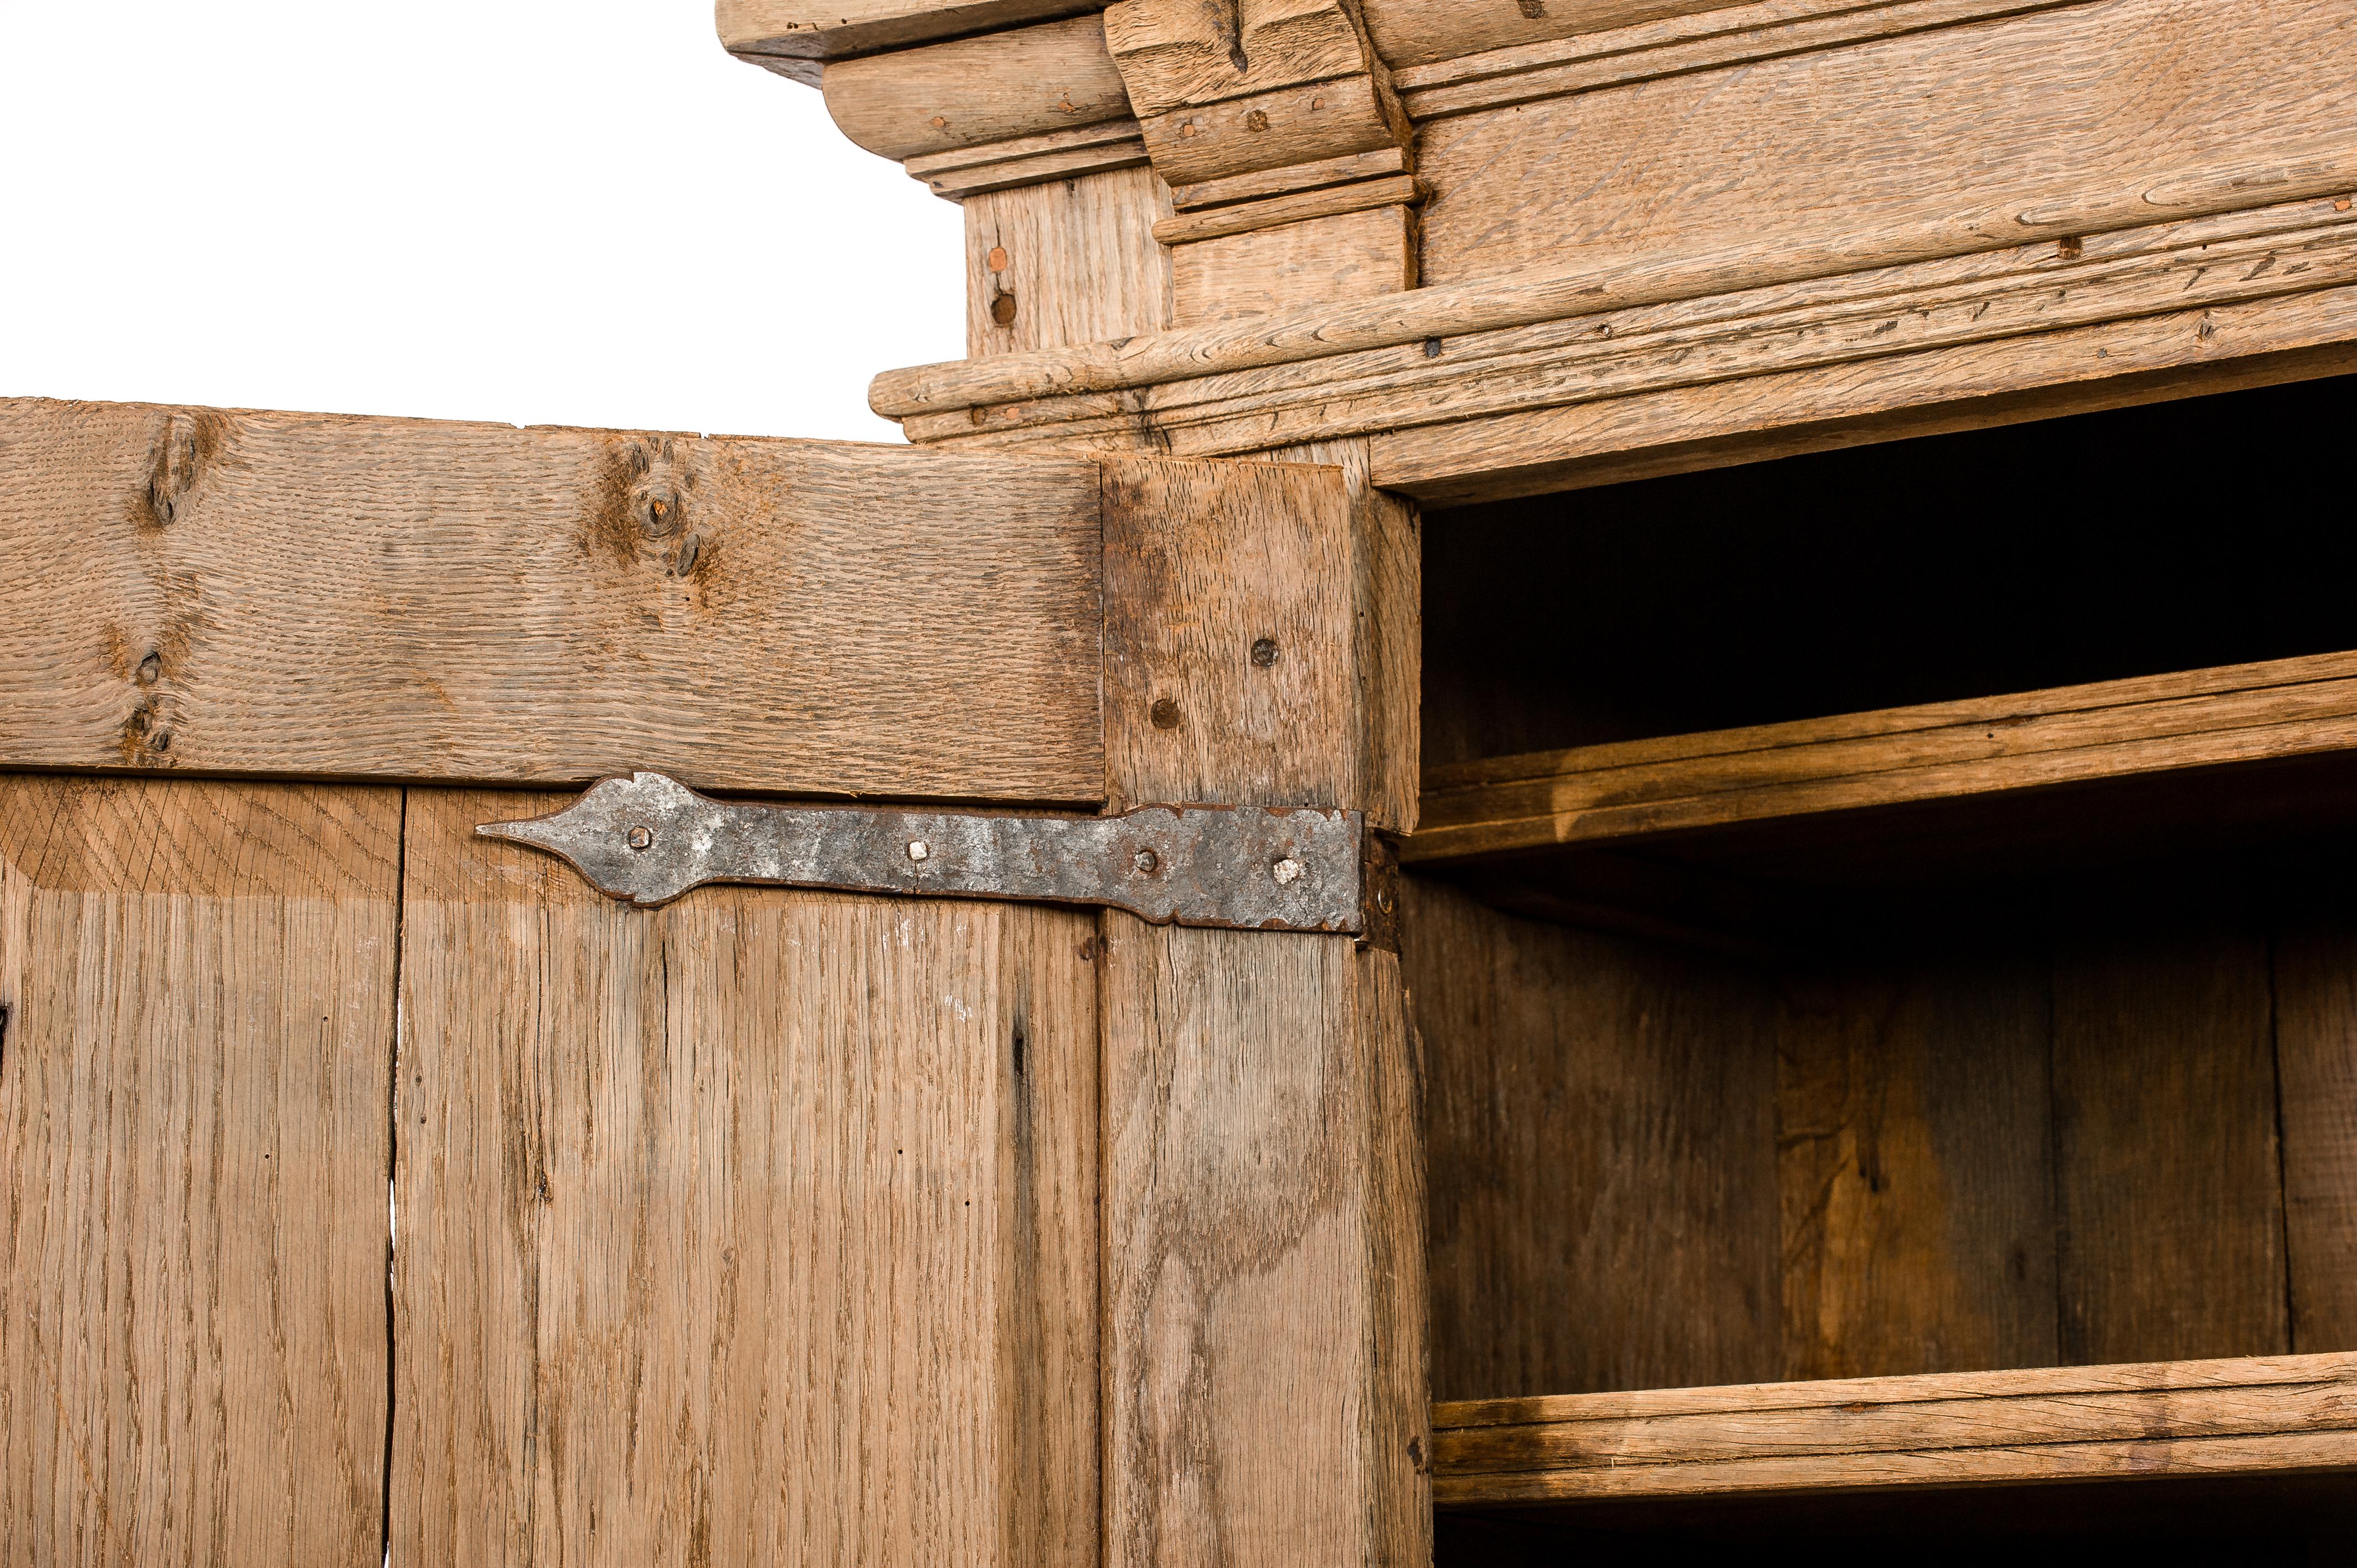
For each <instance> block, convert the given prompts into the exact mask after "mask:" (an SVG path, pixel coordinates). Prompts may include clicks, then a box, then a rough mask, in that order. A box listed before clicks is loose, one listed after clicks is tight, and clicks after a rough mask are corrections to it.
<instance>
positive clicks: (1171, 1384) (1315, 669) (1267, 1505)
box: [1100, 460, 1431, 1568]
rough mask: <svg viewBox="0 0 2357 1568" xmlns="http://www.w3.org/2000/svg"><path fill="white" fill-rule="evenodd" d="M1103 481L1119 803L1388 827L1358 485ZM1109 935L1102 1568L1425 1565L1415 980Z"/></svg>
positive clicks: (1249, 937)
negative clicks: (1369, 732) (1186, 805)
mask: <svg viewBox="0 0 2357 1568" xmlns="http://www.w3.org/2000/svg"><path fill="white" fill-rule="evenodd" d="M1106 479H1107V484H1106V492H1105V518H1106V556H1107V561H1106V582H1107V585H1108V592H1107V596H1106V636H1105V649H1106V663H1105V671H1106V676H1105V678H1106V712H1107V759H1108V768H1109V774H1110V778H1109V783H1108V790H1109V793H1110V795H1111V797H1112V798H1113V799H1114V800H1115V801H1116V802H1118V801H1123V800H1147V799H1155V800H1194V799H1208V800H1229V801H1233V802H1235V803H1237V804H1240V805H1247V806H1251V805H1281V804H1285V803H1287V802H1293V803H1307V802H1308V801H1311V800H1316V801H1319V802H1323V803H1327V804H1344V805H1353V806H1360V805H1363V806H1365V807H1366V809H1368V810H1370V811H1379V810H1380V801H1381V800H1382V799H1383V797H1380V796H1379V793H1378V789H1379V788H1381V789H1390V788H1394V786H1393V785H1392V784H1391V782H1390V781H1392V780H1395V779H1398V778H1399V777H1400V769H1401V768H1404V767H1408V766H1412V763H1413V757H1414V752H1413V751H1412V750H1410V751H1406V752H1405V753H1394V754H1393V755H1391V756H1390V757H1387V758H1386V759H1385V761H1384V764H1383V768H1382V780H1381V781H1380V785H1379V782H1378V781H1377V780H1375V779H1373V778H1372V773H1373V772H1374V769H1373V768H1371V765H1370V761H1369V757H1370V756H1371V754H1372V749H1371V748H1372V747H1374V746H1376V745H1377V744H1378V743H1377V742H1374V741H1371V740H1367V739H1365V738H1363V737H1362V736H1361V724H1362V722H1363V721H1362V714H1364V713H1365V712H1367V711H1368V709H1369V708H1370V707H1371V706H1372V703H1371V702H1370V699H1369V698H1368V697H1367V696H1366V694H1365V693H1366V687H1365V685H1364V683H1363V677H1362V666H1363V665H1364V663H1365V662H1366V661H1367V660H1372V659H1373V658H1375V657H1377V655H1376V654H1375V653H1374V652H1373V651H1372V649H1371V647H1370V645H1371V643H1372V641H1373V640H1374V639H1377V638H1378V636H1379V635H1380V632H1379V628H1361V625H1360V621H1361V618H1362V616H1364V615H1369V614H1370V613H1371V612H1370V611H1368V610H1367V609H1366V608H1365V607H1364V600H1365V596H1366V595H1365V594H1364V593H1354V592H1351V591H1348V589H1347V585H1351V584H1353V583H1354V582H1360V583H1372V582H1373V581H1375V575H1374V574H1372V573H1369V574H1365V575H1361V572H1360V567H1359V564H1358V557H1359V554H1360V552H1361V543H1360V540H1359V534H1360V531H1361V526H1362V513H1361V509H1360V508H1358V507H1356V506H1354V504H1353V501H1352V497H1351V490H1350V489H1349V487H1348V483H1347V481H1346V479H1345V478H1344V476H1343V475H1341V474H1339V473H1336V472H1333V471H1331V470H1327V469H1318V468H1310V467H1295V466H1290V465H1284V464H1241V465H1232V466H1219V467H1214V466H1209V465H1179V464H1166V463H1157V462H1152V461H1143V460H1119V461H1109V462H1108V463H1107V464H1106ZM1383 580H1384V581H1388V582H1391V583H1394V584H1395V585H1401V586H1405V587H1411V588H1412V586H1413V579H1412V577H1410V578H1407V579H1405V581H1404V582H1403V581H1402V580H1401V579H1399V578H1398V577H1396V576H1394V577H1391V578H1387V579H1383ZM1338 589H1340V590H1341V591H1338ZM1368 591H1370V592H1372V591H1377V590H1373V589H1370V590H1368ZM1408 613H1412V612H1410V611H1405V610H1385V611H1379V612H1372V616H1373V618H1375V619H1377V620H1379V621H1382V622H1383V624H1384V625H1391V624H1394V623H1395V620H1396V617H1397V616H1398V615H1400V614H1408ZM1260 643H1265V644H1267V645H1268V647H1267V648H1266V649H1265V650H1263V651H1262V656H1261V657H1260V658H1255V657H1254V647H1255V645H1256V644H1260ZM1101 929H1102V932H1103V935H1102V937H1101V939H1100V941H1101V953H1102V955H1103V956H1101V958H1100V969H1101V974H1102V990H1101V992H1100V1007H1101V1016H1102V1018H1103V1061H1104V1069H1103V1070H1104V1075H1105V1076H1104V1083H1105V1107H1106V1110H1105V1133H1104V1136H1105V1139H1106V1146H1105V1194H1104V1202H1105V1260H1106V1262H1105V1270H1106V1273H1105V1290H1104V1313H1105V1316H1104V1320H1103V1321H1104V1328H1103V1333H1104V1340H1103V1344H1104V1352H1103V1353H1104V1362H1105V1383H1104V1394H1103V1400H1104V1412H1105V1415H1104V1419H1105V1434H1106V1439H1105V1441H1106V1447H1105V1465H1106V1468H1105V1482H1104V1484H1105V1543H1106V1556H1107V1561H1108V1563H1115V1564H1123V1565H1142V1564H1145V1563H1166V1562H1207V1563H1208V1562H1235V1563H1263V1562H1265V1563H1302V1564H1328V1563H1330V1564H1336V1565H1340V1564H1358V1563H1400V1564H1407V1565H1410V1568H1415V1565H1419V1564H1422V1563H1426V1562H1428V1561H1429V1558H1430V1550H1431V1548H1430V1539H1431V1517H1430V1510H1429V1504H1428V1497H1427V1493H1426V1481H1425V1476H1424V1471H1425V1466H1426V1462H1427V1457H1428V1450H1427V1433H1426V1409H1427V1405H1426V1398H1427V1396H1426V1368H1425V1329H1424V1288H1423V1285H1424V1263H1423V1215H1424V1202H1423V1189H1422V1185H1421V1183H1422V1158H1421V1141H1420V1138H1419V1134H1418V1129H1417V1115H1416V1108H1415V1056H1414V1046H1413V1037H1412V1035H1411V1032H1410V1029H1409V1026H1408V1023H1407V1019H1406V1015H1405V1001H1404V999H1403V997H1402V995H1401V992H1400V982H1399V973H1398V961H1397V960H1396V958H1395V957H1394V955H1391V954H1388V953H1383V952H1379V951H1365V952H1361V951H1358V950H1356V949H1355V948H1354V945H1353V944H1352V943H1351V941H1350V940H1347V939H1341V938H1330V939H1329V938H1320V937H1298V936H1284V935H1275V934H1270V933H1260V932H1215V931H1182V930H1168V929H1157V928H1150V927H1146V926H1144V925H1141V924H1139V923H1138V922H1136V921H1135V920H1133V919H1131V918H1128V917H1126V916H1123V915H1118V914H1108V915H1107V916H1105V917H1104V918H1103V926H1102V928H1101Z"/></svg>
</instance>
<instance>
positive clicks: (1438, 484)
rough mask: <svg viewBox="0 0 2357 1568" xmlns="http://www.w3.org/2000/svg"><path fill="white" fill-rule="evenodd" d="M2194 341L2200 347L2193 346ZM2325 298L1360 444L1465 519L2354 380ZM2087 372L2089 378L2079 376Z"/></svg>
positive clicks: (1394, 482) (2343, 303)
mask: <svg viewBox="0 0 2357 1568" xmlns="http://www.w3.org/2000/svg"><path fill="white" fill-rule="evenodd" d="M2205 329H2206V330H2205ZM2352 339H2357V294H2352V293H2350V292H2349V291H2346V290H2334V291H2331V292H2329V293H2327V294H2323V295H2314V296H2307V295H2293V296H2289V297H2286V298H2280V299H2271V300H2264V301H2261V302H2258V303H2256V304H2253V305H2247V306H2231V307H2228V308H2226V309H2223V310H2217V311H2201V312H2194V313H2188V315H2186V316H2179V317H2156V318H2153V319H2149V320H2146V321H2136V322H2126V323H2116V324H2111V325H2106V326H2103V327H2091V328H2076V329H2074V330H2072V331H2068V332H2057V333H2053V334H2051V335H2050V336H2045V337H2040V338H2009V339H2007V340H2006V341H2005V342H2003V343H1991V344H1973V345H1970V346H1969V347H1965V348H1962V349H1931V350H1927V351H1925V352H1922V353H1919V354H1911V355H1903V356H1900V357H1898V358H1895V359H1890V360H1875V361H1871V362H1868V363H1865V364H1860V365H1845V366H1839V367H1835V368H1831V369H1828V370H1818V371H1790V372H1785V373H1782V374H1776V375H1766V376H1761V377H1759V378H1758V379H1757V380H1754V381H1746V382H1743V383H1742V384H1740V385H1739V386H1735V387H1727V386H1711V387H1685V388H1679V389H1676V390H1674V391H1670V392H1653V393H1643V394H1640V395H1638V396H1636V397H1632V398H1630V399H1628V400H1626V401H1625V402H1620V403H1590V404H1583V405H1579V406H1577V407H1569V408H1560V409H1549V410H1547V411H1545V412H1544V413H1530V414H1502V415H1500V416H1498V417H1495V418H1491V419H1471V420H1467V421H1464V422H1463V423H1461V424H1448V425H1432V426H1427V427H1425V428H1422V429H1415V430H1406V431H1402V432H1400V433H1399V434H1398V435H1378V436H1375V437H1372V438H1371V440H1370V442H1369V446H1370V449H1371V451H1372V452H1373V453H1374V454H1376V461H1377V462H1379V463H1380V464H1381V466H1382V467H1381V472H1382V473H1383V483H1384V484H1385V486H1386V487H1387V488H1390V489H1397V490H1399V491H1401V492H1402V493H1404V494H1407V495H1412V496H1415V497H1416V498H1417V499H1420V500H1422V501H1425V502H1426V504H1428V505H1431V506H1435V507H1442V506H1465V505H1471V504H1474V503H1477V502H1480V501H1491V500H1507V499H1513V498H1516V497H1520V496H1534V495H1551V494H1555V493H1557V492H1560V491H1564V490H1574V489H1591V488H1593V487H1595V486H1598V485H1615V484H1620V483H1623V482H1626V481H1630V480H1635V479H1650V478H1660V477H1662V476H1663V475H1665V474H1684V473H1692V472H1694V471H1695V470H1697V469H1701V468H1717V467H1729V466H1732V465H1735V464H1739V463H1760V462H1768V461H1770V460H1772V459H1774V458H1777V457H1791V456H1800V455H1802V454H1804V453H1809V452H1830V451H1835V450H1837V449H1839V448H1842V447H1846V446H1872V445H1874V444H1876V443H1878V442H1885V441H1903V440H1907V439H1909V438H1910V437H1912V436H1917V435H1953V434H1955V433H1957V432H1959V431H1966V430H1989V429H1995V428H1996V427H1999V426H2002V425H2007V424H2023V423H2025V422H2027V421H2030V420H2038V419H2059V418H2062V417H2064V416H2067V415H2070V414H2074V413H2099V412H2102V411H2104V410H2106V409H2115V408H2134V407H2136V406H2139V405H2141V404H2145V403H2170V402H2176V401H2178V400H2180V399H2184V398H2193V397H2209V396H2212V395H2216V394H2221V393H2225V392H2241V391H2244V390H2246V389H2248V388H2253V387H2268V386H2279V385H2282V384H2283V383H2285V382H2287V381H2309V380H2313V379H2316V378H2319V377H2325V376H2340V375H2347V374H2349V373H2351V372H2352V371H2357V340H2352ZM2091 362H2092V363H2093V366H2094V368H2095V369H2096V371H2099V372H2101V373H2099V374H2096V375H2093V376H2089V375H2087V374H2086V373H2085V372H2086V370H2087V367H2088V366H2089V364H2090V363H2091Z"/></svg>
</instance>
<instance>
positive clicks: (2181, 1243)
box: [2053, 910, 2290, 1365]
mask: <svg viewBox="0 0 2357 1568" xmlns="http://www.w3.org/2000/svg"><path fill="white" fill-rule="evenodd" d="M2053 1072H2054V1152H2055V1198H2056V1207H2057V1210H2058V1212H2059V1214H2060V1216H2061V1244H2060V1247H2059V1250H2058V1263H2057V1267H2058V1270H2059V1274H2060V1294H2061V1358H2062V1360H2063V1361H2064V1362H2065V1363H2066V1364H2079V1365H2101V1364H2108V1363H2112V1362H2124V1361H2166V1360H2183V1359H2200V1358H2204V1357H2218V1356H2264V1355H2274V1354H2279V1353H2282V1352H2283V1351H2286V1350H2287V1349H2288V1348H2290V1325H2289V1323H2288V1321H2287V1310H2286V1305H2285V1297H2286V1288H2285V1273H2284V1251H2283V1208H2282V1202H2283V1187H2282V1180H2281V1166H2280V1163H2279V1159H2278V1155H2277V1149H2276V1074H2275V1056H2274V1040H2273V1007H2272V1000H2271V997H2270V995H2269V977H2268V962H2267V951H2266V943H2265V942H2264V941H2262V940H2259V939H2258V938H2257V937H2255V936H2253V935H2251V934H2250V933H2249V932H2247V931H2244V930H2241V929H2231V928H2224V927H2221V928H2217V929H2210V930H2200V929H2181V928H2173V929H2169V930H2167V931H2165V932H2159V931H2145V930H2140V929H2134V928H2132V927H2126V925H2125V918H2124V917H2123V916H2122V915H2121V914H2120V913H2118V912H2117V911H2110V910H2106V911H2104V912H2099V913H2096V914H2094V915H2093V918H2091V919H2090V920H2089V921H2088V923H2086V924H2085V925H2079V924H2076V923H2073V924H2072V925H2071V926H2070V927H2069V928H2068V929H2066V930H2065V932H2064V934H2063V935H2062V936H2061V938H2060V939H2059V940H2058V946H2057V949H2056V954H2055V969H2054V1068H2053Z"/></svg>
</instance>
